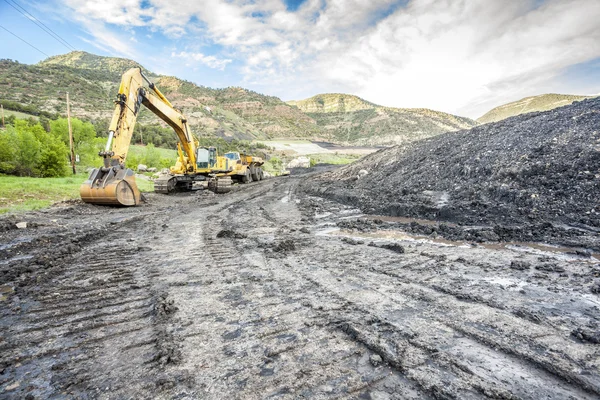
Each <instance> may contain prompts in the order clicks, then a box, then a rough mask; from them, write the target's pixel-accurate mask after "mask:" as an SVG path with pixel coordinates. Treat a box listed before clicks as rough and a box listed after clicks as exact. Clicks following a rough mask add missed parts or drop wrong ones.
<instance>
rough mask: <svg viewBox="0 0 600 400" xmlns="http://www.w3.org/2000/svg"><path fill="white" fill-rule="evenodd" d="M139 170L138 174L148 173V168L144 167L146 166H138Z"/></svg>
mask: <svg viewBox="0 0 600 400" xmlns="http://www.w3.org/2000/svg"><path fill="white" fill-rule="evenodd" d="M137 170H138V172H147V171H148V167H147V166H146V165H144V164H138V166H137Z"/></svg>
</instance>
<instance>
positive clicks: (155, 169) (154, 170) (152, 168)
mask: <svg viewBox="0 0 600 400" xmlns="http://www.w3.org/2000/svg"><path fill="white" fill-rule="evenodd" d="M146 171H148V172H156V171H158V169H157V168H156V167H150V168H148V169H147V170H146Z"/></svg>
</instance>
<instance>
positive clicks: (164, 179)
mask: <svg viewBox="0 0 600 400" xmlns="http://www.w3.org/2000/svg"><path fill="white" fill-rule="evenodd" d="M175 184H176V181H175V177H174V176H172V175H164V176H161V177H159V178H157V179H156V180H155V181H154V191H155V192H156V193H163V194H169V192H172V191H173V190H174V189H175Z"/></svg>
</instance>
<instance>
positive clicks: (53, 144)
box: [0, 119, 68, 177]
mask: <svg viewBox="0 0 600 400" xmlns="http://www.w3.org/2000/svg"><path fill="white" fill-rule="evenodd" d="M67 161H68V150H67V147H66V146H65V145H64V144H63V143H62V142H61V141H60V140H59V139H58V138H56V137H54V136H53V135H51V134H50V133H48V132H46V130H44V128H43V127H42V125H40V124H39V123H35V124H33V123H32V122H31V121H26V120H20V119H16V120H15V121H14V126H7V128H6V130H4V131H0V172H4V173H7V174H13V175H20V176H44V177H45V176H53V177H55V176H64V175H65V174H66V173H67Z"/></svg>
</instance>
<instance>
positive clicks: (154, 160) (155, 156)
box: [144, 143, 160, 168]
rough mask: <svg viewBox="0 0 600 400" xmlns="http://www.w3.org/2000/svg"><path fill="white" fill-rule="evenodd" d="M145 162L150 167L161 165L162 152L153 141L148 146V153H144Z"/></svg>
mask: <svg viewBox="0 0 600 400" xmlns="http://www.w3.org/2000/svg"><path fill="white" fill-rule="evenodd" d="M144 164H146V165H147V166H148V167H156V168H158V167H160V153H159V152H158V150H156V148H155V147H154V145H153V144H152V143H150V144H149V145H148V146H146V154H144Z"/></svg>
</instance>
